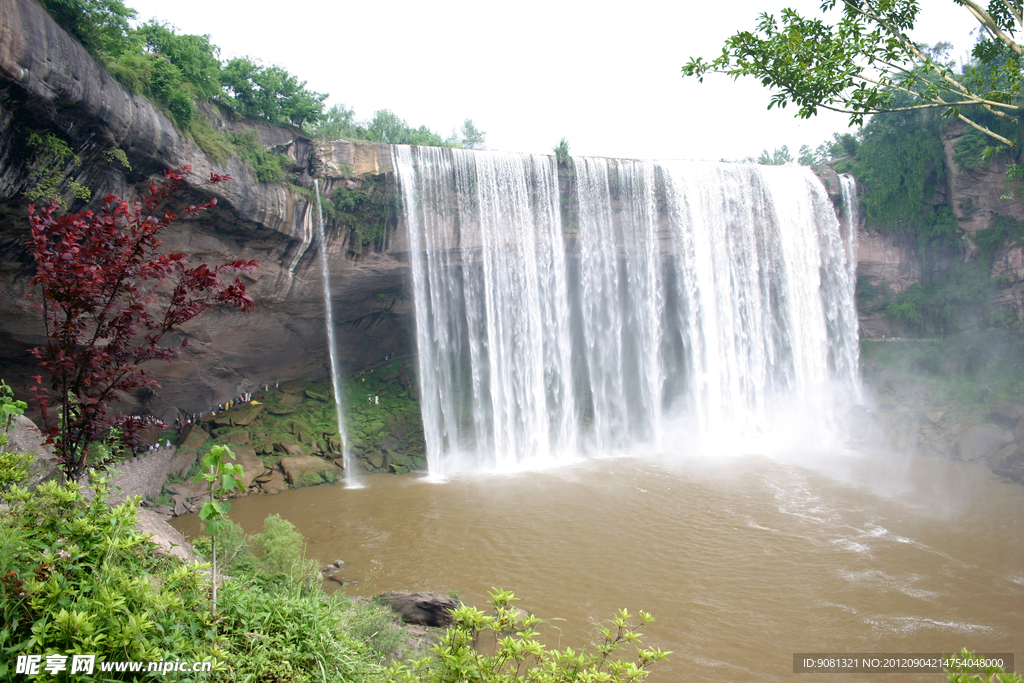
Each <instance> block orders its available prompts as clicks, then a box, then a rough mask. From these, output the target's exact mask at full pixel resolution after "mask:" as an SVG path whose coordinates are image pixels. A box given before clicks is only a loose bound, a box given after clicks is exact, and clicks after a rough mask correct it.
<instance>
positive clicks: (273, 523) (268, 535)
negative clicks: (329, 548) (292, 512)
mask: <svg viewBox="0 0 1024 683" xmlns="http://www.w3.org/2000/svg"><path fill="white" fill-rule="evenodd" d="M249 546H250V548H251V549H252V554H253V555H254V556H255V557H256V561H257V564H258V566H259V569H260V571H261V572H263V573H264V574H267V575H273V574H288V575H291V574H292V573H293V572H294V571H295V569H296V568H297V567H298V566H299V565H301V563H303V562H304V559H303V558H304V556H305V552H306V540H305V539H304V538H303V537H302V534H301V533H299V531H298V530H297V529H296V528H295V525H294V524H292V523H291V522H289V521H288V520H287V519H285V518H283V517H282V516H281V515H278V514H273V515H270V516H269V517H267V518H266V519H265V520H263V531H262V532H261V533H258V534H253V535H252V536H250V537H249ZM303 573H305V572H303Z"/></svg>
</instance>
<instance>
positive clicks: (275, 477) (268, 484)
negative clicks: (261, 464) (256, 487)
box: [260, 470, 288, 495]
mask: <svg viewBox="0 0 1024 683" xmlns="http://www.w3.org/2000/svg"><path fill="white" fill-rule="evenodd" d="M260 488H261V489H263V492H264V493H267V494H269V495H274V494H275V493H281V491H287V490H288V482H286V481H285V480H284V474H282V473H281V472H278V471H277V470H273V471H272V472H271V473H270V477H269V478H268V479H267V480H266V481H264V482H261V483H260Z"/></svg>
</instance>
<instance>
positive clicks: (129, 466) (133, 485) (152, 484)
mask: <svg viewBox="0 0 1024 683" xmlns="http://www.w3.org/2000/svg"><path fill="white" fill-rule="evenodd" d="M174 450H175V449H174V447H173V446H172V447H170V448H157V449H155V450H152V451H146V452H145V453H143V454H142V455H139V456H136V457H134V458H132V459H131V460H125V461H124V462H122V463H118V464H117V465H114V466H112V467H111V468H110V474H109V480H108V486H110V503H111V504H112V505H117V504H118V503H121V502H123V501H124V500H125V499H126V498H128V497H130V496H153V497H154V498H155V497H157V496H159V495H160V490H161V489H162V488H163V485H164V480H165V479H166V478H167V471H168V469H169V468H170V464H171V459H172V458H173V457H174Z"/></svg>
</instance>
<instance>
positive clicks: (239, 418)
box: [228, 404, 263, 427]
mask: <svg viewBox="0 0 1024 683" xmlns="http://www.w3.org/2000/svg"><path fill="white" fill-rule="evenodd" d="M262 412H263V405H262V404H260V405H248V406H245V407H244V408H238V409H237V410H231V411H229V412H228V418H229V419H230V421H231V424H233V425H234V426H236V427H245V426H248V425H250V424H252V422H253V420H255V419H256V418H257V417H259V415H260V413H262Z"/></svg>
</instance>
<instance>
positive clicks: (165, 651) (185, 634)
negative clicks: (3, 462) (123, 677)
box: [0, 476, 217, 681]
mask: <svg viewBox="0 0 1024 683" xmlns="http://www.w3.org/2000/svg"><path fill="white" fill-rule="evenodd" d="M93 486H94V487H95V496H94V497H93V498H92V500H89V499H88V498H87V497H86V496H85V495H84V492H83V490H82V489H81V488H80V487H79V485H78V484H76V483H68V484H58V483H56V482H47V483H45V484H42V485H41V486H40V487H39V488H38V489H37V490H36V491H34V492H29V491H27V490H25V489H24V488H21V487H19V486H15V487H13V488H12V490H11V491H10V492H9V493H8V494H7V495H6V497H5V499H6V501H5V502H6V503H7V504H8V505H9V506H10V508H9V510H8V511H6V512H5V513H4V515H2V516H0V566H2V567H3V568H4V576H3V578H2V580H0V609H2V610H3V619H2V620H0V624H3V626H0V679H3V680H13V678H14V675H13V674H14V670H13V668H14V663H15V659H16V657H17V655H19V654H44V655H45V654H64V653H72V652H77V653H95V654H97V655H98V657H97V663H98V662H101V661H109V660H129V659H130V660H140V661H142V660H160V659H176V658H179V657H187V658H191V659H193V660H200V661H209V660H211V659H212V658H213V657H215V655H216V652H217V650H216V648H215V643H214V640H213V636H212V631H211V625H210V624H209V623H208V619H207V618H206V617H205V616H204V614H208V612H205V610H203V611H199V610H197V609H196V607H197V606H200V605H205V604H206V597H205V593H206V591H207V590H208V587H209V584H208V580H207V579H206V577H205V576H204V575H203V573H202V572H201V571H200V570H199V569H197V568H193V567H189V566H184V565H181V564H179V563H177V562H176V561H175V560H172V559H170V558H168V557H160V553H157V552H156V547H155V546H153V545H152V544H151V543H149V542H148V541H147V540H146V539H145V538H144V537H143V536H142V535H141V534H139V533H138V532H137V531H136V530H135V509H134V506H135V504H136V503H135V502H134V501H130V502H128V503H125V504H123V505H118V506H116V507H113V508H111V507H109V506H108V505H107V489H106V486H105V484H104V480H103V479H102V477H96V476H94V479H93ZM102 678H104V677H102V676H100V675H99V670H98V665H97V671H96V675H94V676H86V675H83V676H81V678H80V679H78V680H82V681H94V680H96V681H98V680H101V679H102Z"/></svg>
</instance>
